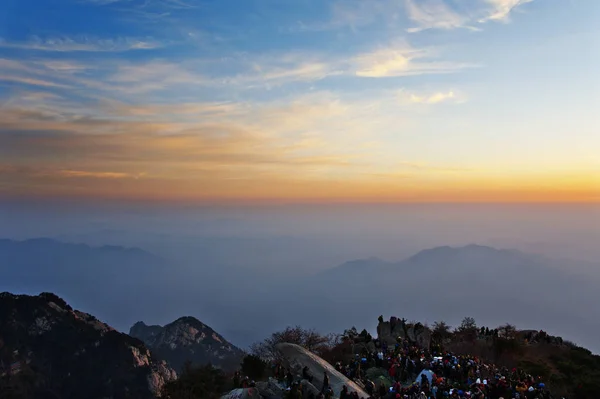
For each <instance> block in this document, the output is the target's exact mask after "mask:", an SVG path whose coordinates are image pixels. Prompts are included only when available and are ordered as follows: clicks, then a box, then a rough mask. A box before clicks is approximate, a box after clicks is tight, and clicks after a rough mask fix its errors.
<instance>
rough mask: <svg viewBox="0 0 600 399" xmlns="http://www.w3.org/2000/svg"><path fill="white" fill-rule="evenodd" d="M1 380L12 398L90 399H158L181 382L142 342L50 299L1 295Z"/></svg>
mask: <svg viewBox="0 0 600 399" xmlns="http://www.w3.org/2000/svg"><path fill="white" fill-rule="evenodd" d="M0 376H1V377H0V392H2V394H6V395H8V396H6V397H21V398H88V399H94V398H114V399H120V398H140V399H143V398H153V397H156V396H157V395H159V394H160V392H161V390H162V388H163V386H164V385H165V383H166V382H168V381H171V380H173V379H175V378H176V377H177V376H176V373H175V372H174V370H173V369H171V368H170V367H168V366H167V365H166V363H165V362H164V361H159V360H157V359H155V358H154V357H153V356H152V355H151V353H150V351H149V350H148V349H147V348H146V346H145V345H144V343H143V342H142V341H140V340H138V339H136V338H133V337H130V336H128V335H126V334H122V333H119V332H118V331H116V330H114V329H113V328H111V327H110V326H108V325H106V324H104V323H102V322H101V321H99V320H97V319H96V318H95V317H94V316H91V315H89V314H87V313H83V312H79V311H77V310H74V309H73V308H71V307H70V306H69V305H68V304H67V303H66V302H65V301H64V300H63V299H61V298H59V297H58V296H56V295H54V294H49V293H44V294H41V295H38V296H27V295H13V294H9V293H2V294H0ZM3 397H4V396H3Z"/></svg>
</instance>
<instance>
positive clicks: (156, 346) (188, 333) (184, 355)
mask: <svg viewBox="0 0 600 399" xmlns="http://www.w3.org/2000/svg"><path fill="white" fill-rule="evenodd" d="M129 335H131V336H132V337H135V338H139V339H140V340H142V341H143V342H144V343H145V344H146V345H147V346H148V347H149V348H150V349H151V350H152V352H153V353H154V354H156V356H157V357H158V358H160V359H162V360H166V361H167V363H168V364H169V365H170V366H171V367H173V368H174V369H176V370H178V371H181V370H183V366H184V364H185V363H186V361H188V360H189V361H191V362H192V364H194V365H206V364H212V365H213V366H215V367H219V368H221V369H224V370H227V371H230V370H236V369H237V368H238V367H239V365H240V362H241V361H242V358H243V357H244V355H245V354H244V352H243V351H242V350H241V349H239V348H237V347H235V346H234V345H232V344H230V343H229V342H227V340H226V339H225V338H223V337H222V336H221V335H219V334H218V333H216V332H215V331H214V330H213V329H212V328H210V327H209V326H207V325H206V324H204V323H202V322H201V321H200V320H198V319H195V318H193V317H181V318H179V319H177V320H175V321H174V322H172V323H170V324H167V325H165V326H164V327H161V326H147V325H146V324H145V323H144V322H141V321H140V322H137V323H135V324H134V325H133V326H132V327H131V329H130V331H129Z"/></svg>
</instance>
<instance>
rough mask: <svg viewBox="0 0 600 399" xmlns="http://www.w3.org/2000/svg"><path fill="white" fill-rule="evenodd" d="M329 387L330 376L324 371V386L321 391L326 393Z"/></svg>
mask: <svg viewBox="0 0 600 399" xmlns="http://www.w3.org/2000/svg"><path fill="white" fill-rule="evenodd" d="M327 388H329V376H328V375H327V371H323V388H321V392H323V393H325V391H326V390H327Z"/></svg>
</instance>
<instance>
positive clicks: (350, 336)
mask: <svg viewBox="0 0 600 399" xmlns="http://www.w3.org/2000/svg"><path fill="white" fill-rule="evenodd" d="M358 335H359V334H358V330H357V329H356V327H354V326H352V328H349V329H347V330H344V333H343V334H342V341H344V342H346V341H348V342H350V341H354V340H355V339H356V338H357V337H358Z"/></svg>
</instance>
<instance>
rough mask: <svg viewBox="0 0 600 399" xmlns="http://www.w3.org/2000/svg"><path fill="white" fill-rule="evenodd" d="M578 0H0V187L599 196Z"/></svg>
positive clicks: (210, 194) (593, 75)
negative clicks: (0, 0)
mask: <svg viewBox="0 0 600 399" xmlns="http://www.w3.org/2000/svg"><path fill="white" fill-rule="evenodd" d="M599 17H600V2H598V1H597V0H338V1H332V0H296V1H285V0H244V1H232V0H3V1H2V2H0V197H4V198H34V199H48V198H59V199H61V198H69V199H73V198H76V199H120V200H133V201H140V200H153V201H167V202H169V201H195V202H203V201H206V202H210V201H219V202H223V201H234V202H239V201H241V202H253V201H278V202H286V201H292V202H293V201H300V202H303V201H305V202H331V201H347V202H540V201H548V202H600V156H598V153H599V149H600V114H599V112H598V104H600V76H599V75H598V72H597V71H599V70H600V51H599V50H600V40H599V39H598V38H599V37H600V25H598V24H597V21H598V18H599Z"/></svg>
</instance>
